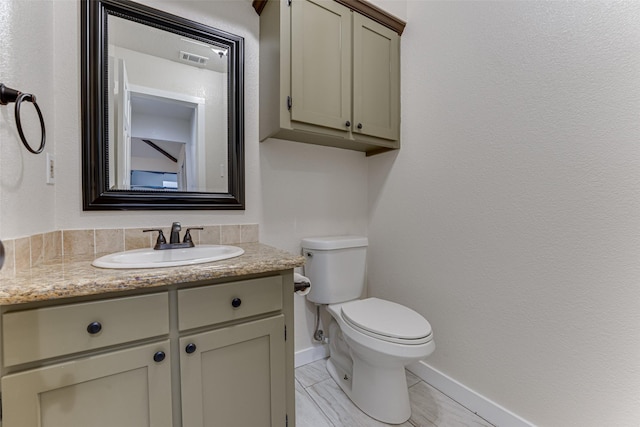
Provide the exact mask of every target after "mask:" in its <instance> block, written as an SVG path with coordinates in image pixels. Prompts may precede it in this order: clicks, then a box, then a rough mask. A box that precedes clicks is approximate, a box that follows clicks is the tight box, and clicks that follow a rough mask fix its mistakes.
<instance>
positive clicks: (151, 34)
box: [81, 0, 244, 210]
mask: <svg viewBox="0 0 640 427" xmlns="http://www.w3.org/2000/svg"><path fill="white" fill-rule="evenodd" d="M81 13H82V19H81V21H82V28H81V30H82V47H81V53H82V58H81V61H82V139H83V208H84V210H116V209H117V210H127V209H139V210H140V209H244V115H243V96H244V95H243V59H244V58H243V57H244V50H243V46H244V40H243V38H242V37H239V36H236V35H233V34H230V33H227V32H224V31H221V30H218V29H215V28H212V27H209V26H206V25H203V24H200V23H197V22H193V21H190V20H187V19H185V18H182V17H179V16H175V15H171V14H169V13H166V12H163V11H161V10H157V9H153V8H151V7H148V6H145V5H141V4H138V3H134V2H130V1H126V0H118V1H116V0H82V2H81Z"/></svg>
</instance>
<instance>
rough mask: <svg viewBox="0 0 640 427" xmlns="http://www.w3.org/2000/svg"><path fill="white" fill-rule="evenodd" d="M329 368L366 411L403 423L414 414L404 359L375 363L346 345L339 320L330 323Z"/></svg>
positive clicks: (347, 392)
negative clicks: (410, 402) (390, 362)
mask: <svg viewBox="0 0 640 427" xmlns="http://www.w3.org/2000/svg"><path fill="white" fill-rule="evenodd" d="M329 331H330V334H331V335H330V336H331V337H332V338H331V339H330V343H329V354H330V356H329V359H328V360H327V371H329V374H330V375H331V377H332V378H333V380H334V381H335V382H336V383H337V384H338V385H339V386H340V388H341V389H342V390H343V391H344V392H345V394H346V395H347V396H348V397H349V399H351V401H352V402H353V403H355V404H356V406H358V408H360V409H361V410H362V412H364V413H365V414H367V415H369V416H370V417H372V418H375V419H376V420H379V421H382V422H384V423H387V424H402V423H404V422H405V421H407V420H408V419H409V418H410V417H411V406H410V404H409V389H408V387H407V377H406V375H405V370H404V364H403V363H401V362H398V363H392V364H388V363H387V364H385V365H382V366H381V365H379V364H377V365H375V366H374V365H372V364H371V363H369V362H368V361H366V360H364V359H362V358H360V357H359V356H358V355H357V354H356V352H354V351H353V349H351V351H350V350H349V347H348V346H347V345H346V342H345V341H344V338H343V335H342V331H341V330H340V328H339V327H338V325H337V324H336V322H335V321H332V322H331V324H330V325H329Z"/></svg>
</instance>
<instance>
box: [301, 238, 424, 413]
mask: <svg viewBox="0 0 640 427" xmlns="http://www.w3.org/2000/svg"><path fill="white" fill-rule="evenodd" d="M368 244H369V242H368V239H367V238H366V237H360V236H337V237H313V238H306V239H303V240H302V253H303V255H304V256H305V257H306V263H305V267H304V271H305V275H306V276H307V277H309V279H310V280H311V290H310V292H309V294H308V295H307V299H308V300H309V301H311V302H313V303H315V304H321V305H326V308H327V311H329V313H330V314H331V316H332V320H331V323H330V325H329V328H328V329H329V334H328V336H329V359H328V360H327V370H328V371H329V373H330V374H331V377H332V378H333V379H334V380H335V381H336V382H337V383H338V385H339V386H340V388H342V390H343V391H344V392H345V393H346V394H347V396H349V398H350V399H351V400H352V401H353V402H354V403H355V404H356V405H357V406H358V407H359V408H360V409H361V410H362V411H363V412H365V413H366V414H367V415H369V416H370V417H372V418H375V419H377V420H379V421H382V422H384V423H388V424H402V423H404V422H405V421H407V420H408V419H409V417H410V416H411V407H410V405H409V390H408V388H407V381H406V376H405V366H406V365H408V364H409V363H412V362H415V361H418V360H421V359H424V358H425V357H427V356H428V355H429V354H431V353H432V352H433V350H434V349H435V343H434V341H433V334H432V331H431V325H429V322H428V321H427V320H426V319H425V318H424V317H422V316H421V315H420V314H418V313H416V312H415V311H413V310H411V309H410V308H408V307H405V306H403V305H400V304H396V303H394V302H391V301H386V300H383V299H379V298H366V299H360V296H361V295H362V292H363V290H364V286H365V277H366V276H365V274H366V254H367V246H368Z"/></svg>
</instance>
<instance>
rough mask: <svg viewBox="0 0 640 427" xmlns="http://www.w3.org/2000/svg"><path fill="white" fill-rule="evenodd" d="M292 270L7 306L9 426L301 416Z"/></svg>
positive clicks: (262, 422)
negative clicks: (295, 377) (295, 362)
mask: <svg viewBox="0 0 640 427" xmlns="http://www.w3.org/2000/svg"><path fill="white" fill-rule="evenodd" d="M292 316H293V278H292V273H291V272H283V273H282V274H278V275H272V276H266V277H258V278H251V279H247V280H235V281H232V282H226V283H215V284H209V285H204V286H202V285H201V286H195V287H190V288H189V287H182V286H181V287H176V288H175V289H169V290H167V291H163V292H156V293H152V294H145V295H137V296H127V297H117V298H109V299H98V300H92V301H79V302H75V303H73V302H72V303H67V304H64V305H55V304H54V305H47V306H41V305H40V304H35V305H34V306H29V307H27V308H24V307H22V306H7V307H3V313H2V317H1V319H2V332H3V336H2V348H3V351H2V369H1V371H2V372H1V374H2V422H1V424H0V425H1V426H3V427H59V426H65V427H86V426H92V427H107V426H109V427H111V426H118V427H145V426H149V427H181V426H184V427H198V426H202V427H213V426H224V427H233V426H238V427H241V426H243V427H244V426H265V427H267V426H285V425H286V423H287V420H290V421H289V424H288V425H289V426H294V425H295V409H294V408H295V401H294V387H293V342H291V341H292V340H288V341H287V340H285V334H286V332H285V330H286V327H289V330H291V331H292V328H293V324H292V320H293V319H292Z"/></svg>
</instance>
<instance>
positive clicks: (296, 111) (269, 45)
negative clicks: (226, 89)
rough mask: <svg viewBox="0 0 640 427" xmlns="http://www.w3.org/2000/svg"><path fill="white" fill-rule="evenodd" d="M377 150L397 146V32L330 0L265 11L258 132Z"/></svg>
mask: <svg viewBox="0 0 640 427" xmlns="http://www.w3.org/2000/svg"><path fill="white" fill-rule="evenodd" d="M269 137H274V138H282V139H288V140H294V141H300V142H307V143H312V144H320V145H329V146H335V147H341V148H347V149H352V150H359V151H365V152H367V154H375V153H378V152H382V151H387V150H391V149H397V148H399V147H400V36H399V35H398V33H397V32H396V31H394V30H392V29H390V28H388V27H386V26H383V25H381V24H380V23H378V22H375V21H374V20H372V19H370V18H368V17H366V16H364V15H362V14H360V13H358V12H356V11H353V10H351V9H350V8H348V7H346V6H344V5H343V4H341V3H338V2H336V1H333V0H292V1H291V2H287V1H276V0H270V1H268V2H267V3H266V4H265V5H264V8H263V9H262V11H261V15H260V140H265V139H267V138H269Z"/></svg>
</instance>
